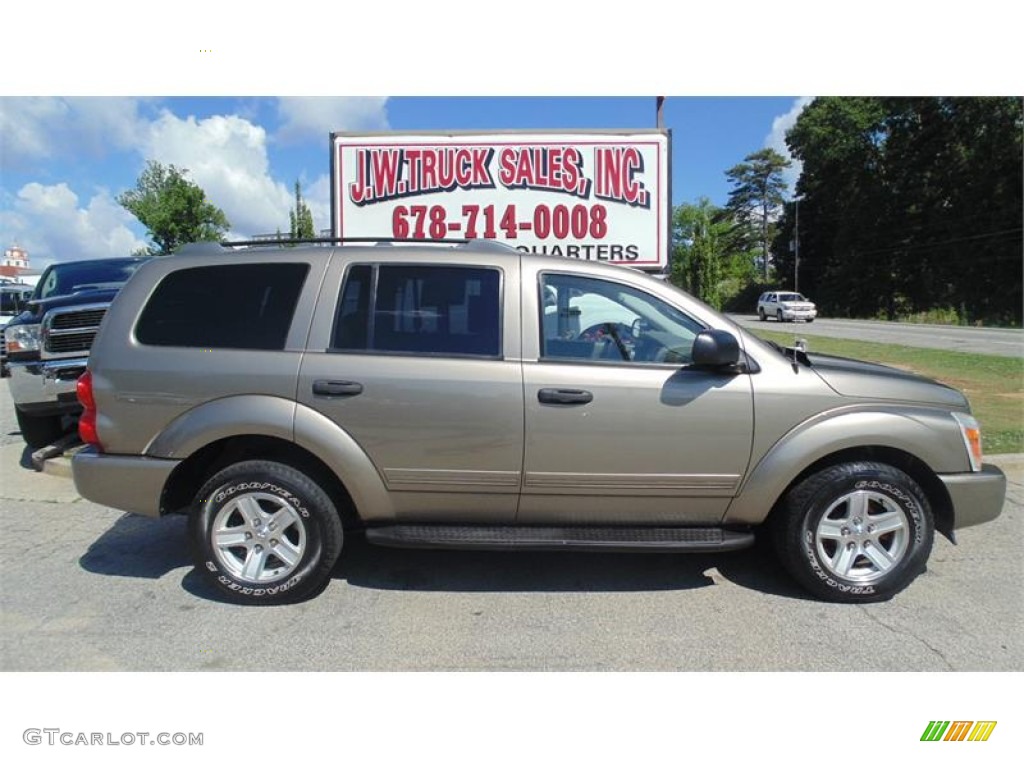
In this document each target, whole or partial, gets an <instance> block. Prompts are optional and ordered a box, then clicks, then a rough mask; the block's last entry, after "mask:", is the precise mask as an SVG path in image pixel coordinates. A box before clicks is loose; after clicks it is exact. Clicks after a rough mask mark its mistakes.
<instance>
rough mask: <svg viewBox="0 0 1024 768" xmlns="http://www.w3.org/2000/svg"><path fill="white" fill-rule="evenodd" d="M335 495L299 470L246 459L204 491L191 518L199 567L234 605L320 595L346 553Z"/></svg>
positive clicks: (190, 532) (270, 602)
mask: <svg viewBox="0 0 1024 768" xmlns="http://www.w3.org/2000/svg"><path fill="white" fill-rule="evenodd" d="M342 537H343V534H342V527H341V519H340V518H339V517H338V513H337V510H336V509H335V507H334V504H333V503H332V501H331V499H330V497H329V496H328V495H327V494H326V493H325V492H324V491H323V489H322V488H320V486H319V485H317V483H315V482H314V481H313V480H312V479H310V478H309V477H308V476H306V475H305V474H303V473H302V472H300V471H298V470H297V469H295V468H294V467H291V466H288V465H286V464H280V463H278V462H273V461H243V462H239V463H238V464H233V465H231V466H229V467H227V468H226V469H224V470H221V471H220V472H218V473H217V474H216V475H214V476H213V477H212V478H210V480H209V481H207V483H206V484H205V485H204V486H203V487H202V489H200V491H199V493H198V495H197V497H196V502H195V504H194V505H193V508H192V512H191V514H190V516H189V539H190V542H191V545H192V552H193V557H194V559H195V563H196V567H197V568H198V569H199V570H200V571H201V572H202V573H203V574H204V575H205V576H206V577H207V578H208V579H209V580H210V581H211V582H212V583H213V584H214V586H216V587H217V589H218V590H219V591H220V592H221V593H223V594H224V595H226V596H227V597H229V598H230V599H231V600H232V601H233V602H238V603H247V604H250V605H275V604H280V603H290V602H296V601H298V600H302V599H304V598H306V597H310V596H312V594H314V593H316V592H318V591H319V590H320V589H321V588H322V587H323V586H324V585H326V583H327V581H328V580H329V579H330V576H331V569H332V568H333V567H334V564H335V562H336V561H337V559H338V555H339V553H340V552H341V545H342Z"/></svg>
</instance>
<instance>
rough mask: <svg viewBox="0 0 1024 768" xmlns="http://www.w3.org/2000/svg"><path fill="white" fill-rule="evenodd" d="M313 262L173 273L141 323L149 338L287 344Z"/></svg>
mask: <svg viewBox="0 0 1024 768" xmlns="http://www.w3.org/2000/svg"><path fill="white" fill-rule="evenodd" d="M308 272H309V265H308V264H225V265H219V266H210V267H193V268H191V269H182V270H179V271H177V272H172V273H171V274H169V275H167V277H165V278H164V279H163V280H161V281H160V284H159V285H158V286H157V287H156V290H155V291H154V292H153V296H152V297H151V298H150V300H149V302H148V303H147V304H146V308H145V309H143V310H142V315H141V316H140V317H139V321H138V324H137V325H136V326H135V338H137V339H138V340H139V341H140V342H141V343H143V344H153V345H155V346H164V347H168V346H170V347H200V348H203V349H284V345H285V340H286V339H287V338H288V330H289V328H290V327H291V323H292V315H294V314H295V306H296V304H297V303H298V300H299V293H300V291H301V290H302V285H303V283H304V282H305V280H306V274H307V273H308Z"/></svg>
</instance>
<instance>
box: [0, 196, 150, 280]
mask: <svg viewBox="0 0 1024 768" xmlns="http://www.w3.org/2000/svg"><path fill="white" fill-rule="evenodd" d="M134 221H135V220H134V218H133V217H132V216H131V215H130V214H129V213H128V212H127V211H125V210H124V209H123V208H122V207H121V206H120V205H118V204H117V201H115V200H114V199H113V197H111V195H110V193H109V192H108V191H107V190H105V189H99V190H97V191H96V193H95V194H94V195H93V196H92V198H91V199H90V200H89V202H88V203H87V204H86V205H85V206H84V207H82V206H80V205H79V198H78V195H76V194H75V193H74V192H73V191H72V190H71V188H70V187H68V185H67V184H64V183H61V184H53V185H43V184H38V183H36V182H32V183H30V184H26V185H25V186H23V187H22V188H21V189H20V190H18V194H17V197H16V198H15V200H14V204H13V206H12V207H11V208H10V209H6V210H3V211H0V237H2V238H3V242H5V243H17V244H18V245H20V246H21V247H23V248H24V249H25V250H27V251H28V254H29V258H30V260H31V263H32V266H33V267H42V266H46V265H47V264H49V263H51V262H54V261H74V260H76V259H99V258H107V257H111V256H128V255H130V254H131V253H132V252H134V251H136V250H138V249H140V248H145V247H146V243H145V241H144V240H142V239H140V238H139V237H138V236H137V235H136V234H135V233H134V232H132V230H131V228H130V227H131V225H132V224H133V223H134Z"/></svg>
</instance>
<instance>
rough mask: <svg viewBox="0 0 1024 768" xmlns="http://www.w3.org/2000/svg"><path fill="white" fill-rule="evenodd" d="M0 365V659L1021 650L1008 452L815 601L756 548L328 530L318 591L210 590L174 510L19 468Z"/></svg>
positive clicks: (131, 664) (889, 660)
mask: <svg viewBox="0 0 1024 768" xmlns="http://www.w3.org/2000/svg"><path fill="white" fill-rule="evenodd" d="M6 389H7V384H6V381H4V382H3V383H2V384H0V530H2V531H3V532H4V535H3V537H2V538H0V562H2V564H3V571H4V578H3V580H2V581H0V584H2V587H0V589H2V593H0V638H2V641H0V649H2V653H0V668H2V669H3V670H5V671H11V670H139V671H156V670H205V669H211V670H246V671H257V670H736V671H754V670H805V671H845V670H863V671H881V670H907V671H911V670H931V671H949V670H978V671H987V670H991V671H1000V670H1021V669H1024V621H1022V619H1024V597H1022V590H1021V582H1022V579H1024V569H1022V567H1021V562H1022V557H1021V556H1022V554H1024V553H1022V546H1021V542H1022V541H1024V518H1022V515H1021V510H1022V505H1024V456H1014V457H1003V458H1001V459H1000V460H999V462H1000V463H1001V464H1002V466H1003V467H1004V470H1005V471H1007V472H1008V474H1009V476H1010V479H1011V485H1010V499H1009V501H1008V503H1007V505H1006V507H1005V508H1004V511H1003V514H1002V516H1001V517H1000V518H999V519H998V520H997V521H995V522H994V523H991V524H988V525H985V526H981V527H978V528H972V529H967V530H965V531H962V532H961V533H960V536H959V538H960V545H959V546H956V547H954V546H953V545H951V544H950V543H949V542H948V541H946V540H945V539H942V538H939V539H937V540H936V544H935V548H934V550H933V553H932V557H931V561H930V566H929V570H928V572H927V573H926V574H924V575H923V576H921V577H920V578H918V580H917V581H916V582H915V583H914V584H913V585H912V586H911V587H910V588H909V590H907V591H906V592H904V593H903V594H901V595H899V596H898V597H896V598H895V599H893V600H892V601H890V602H888V603H883V604H877V605H869V606H837V605H830V604H825V603H819V602H815V601H813V600H810V599H808V598H807V597H806V596H805V594H804V593H803V592H802V591H801V590H799V589H798V588H796V587H795V586H794V585H793V584H792V583H791V582H790V580H789V578H788V577H787V576H786V575H785V574H784V573H783V572H782V571H781V570H780V568H779V567H778V566H777V565H776V564H775V562H774V560H773V559H772V557H771V556H770V555H768V554H765V553H764V552H762V551H760V550H757V549H755V550H748V551H744V552H737V553H730V554H721V555H713V556H710V555H695V556H678V555H612V554H583V553H473V552H431V551H402V550H390V549H380V548H376V547H372V546H370V545H368V544H366V543H365V542H363V541H360V540H358V539H353V540H350V541H348V542H346V547H345V551H344V552H343V554H342V560H341V562H340V564H339V566H338V568H337V570H336V572H335V577H334V579H333V580H332V582H331V584H330V585H329V587H328V588H327V589H326V591H325V592H324V593H323V594H321V595H320V596H318V597H317V598H315V599H314V600H312V601H309V602H306V603H302V604H299V605H292V606H283V607H277V608H246V607H238V606H234V605H230V604H227V603H224V602H221V601H220V600H219V599H218V597H217V596H216V595H215V594H213V593H212V592H211V591H210V590H209V589H208V588H207V587H206V585H205V584H204V583H203V582H202V581H201V579H200V578H199V576H198V574H197V573H195V572H194V570H193V568H192V566H191V565H190V562H189V557H188V552H187V548H186V546H185V541H184V521H183V520H182V519H180V518H170V519H164V520H158V521H155V520H147V519H143V518H137V517H132V516H126V515H123V514H121V513H120V512H117V511H115V510H111V509H107V508H103V507H99V506H97V505H94V504H91V503H89V502H86V501H83V500H81V499H80V498H78V496H77V494H76V493H75V491H74V488H73V486H72V484H71V481H70V480H68V479H66V478H63V477H55V476H51V475H43V474H39V473H36V472H34V471H33V470H31V469H30V468H27V465H28V461H27V453H26V452H25V451H24V450H23V446H22V443H21V440H20V436H19V435H18V434H17V426H16V424H15V422H14V417H13V409H12V407H11V401H10V395H9V393H8V392H7V391H6Z"/></svg>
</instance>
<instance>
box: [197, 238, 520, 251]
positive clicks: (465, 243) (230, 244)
mask: <svg viewBox="0 0 1024 768" xmlns="http://www.w3.org/2000/svg"><path fill="white" fill-rule="evenodd" d="M345 243H366V244H372V245H384V246H388V245H395V244H402V245H436V244H439V245H455V246H461V247H472V248H477V249H481V250H488V251H494V250H501V251H516V248H515V247H514V246H511V245H509V244H507V243H501V242H498V241H497V240H475V239H470V238H440V239H437V240H428V239H413V238H408V237H407V238H399V237H304V238H290V237H281V238H260V239H257V240H222V241H221V242H220V243H217V245H218V246H219V247H222V248H242V247H260V246H275V245H334V244H342V245H344V244H345ZM517 252H518V251H517Z"/></svg>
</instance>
